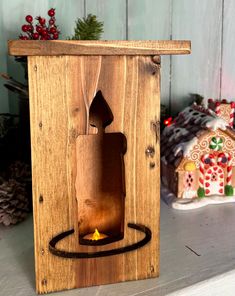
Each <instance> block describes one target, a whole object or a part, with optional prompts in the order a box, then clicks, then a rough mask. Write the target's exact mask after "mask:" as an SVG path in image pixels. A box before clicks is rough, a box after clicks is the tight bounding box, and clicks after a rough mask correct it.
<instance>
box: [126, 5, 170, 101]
mask: <svg viewBox="0 0 235 296" xmlns="http://www.w3.org/2000/svg"><path fill="white" fill-rule="evenodd" d="M171 2H172V1H171V0H164V1H156V0H148V1H143V0H129V1H128V39H129V40H169V39H170V38H171ZM153 12H154V17H153ZM161 64H162V70H161V103H162V104H165V105H166V106H169V98H170V93H169V92H170V57H169V56H163V57H162V59H161Z"/></svg>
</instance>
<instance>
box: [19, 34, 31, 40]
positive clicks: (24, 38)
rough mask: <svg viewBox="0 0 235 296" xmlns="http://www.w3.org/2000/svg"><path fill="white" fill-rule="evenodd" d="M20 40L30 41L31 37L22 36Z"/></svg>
mask: <svg viewBox="0 0 235 296" xmlns="http://www.w3.org/2000/svg"><path fill="white" fill-rule="evenodd" d="M20 39H21V40H29V37H28V36H23V35H21V36H20Z"/></svg>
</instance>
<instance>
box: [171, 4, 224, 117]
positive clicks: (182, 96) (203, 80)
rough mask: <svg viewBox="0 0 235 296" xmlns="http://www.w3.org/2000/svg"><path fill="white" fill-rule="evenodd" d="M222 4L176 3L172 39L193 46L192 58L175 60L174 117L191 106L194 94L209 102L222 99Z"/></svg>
mask: <svg viewBox="0 0 235 296" xmlns="http://www.w3.org/2000/svg"><path fill="white" fill-rule="evenodd" d="M222 2H223V1H220V0H215V1H212V2H211V1H202V2H200V5H199V2H198V1H187V0H179V1H173V19H172V37H173V39H178V38H179V39H181V38H186V39H187V38H190V40H191V41H192V44H193V51H192V54H191V55H190V56H188V57H184V58H183V59H182V58H180V57H172V87H171V101H172V106H171V109H172V111H173V113H176V112H178V111H181V110H182V108H184V107H186V106H187V105H188V104H189V103H190V93H198V94H200V95H202V96H204V97H205V98H206V99H207V98H210V97H212V98H218V97H219V95H220V65H221V46H220V45H221V29H222V19H221V18H222Z"/></svg>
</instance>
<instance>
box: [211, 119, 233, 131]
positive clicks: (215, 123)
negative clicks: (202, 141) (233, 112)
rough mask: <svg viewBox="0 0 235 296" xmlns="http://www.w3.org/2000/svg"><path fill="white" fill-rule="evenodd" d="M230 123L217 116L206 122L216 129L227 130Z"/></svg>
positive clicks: (212, 128)
mask: <svg viewBox="0 0 235 296" xmlns="http://www.w3.org/2000/svg"><path fill="white" fill-rule="evenodd" d="M228 126H229V124H228V123H227V122H226V121H225V120H224V119H222V118H219V117H216V118H212V120H210V121H208V122H207V123H206V127H207V128H209V129H211V130H213V131H216V130H217V129H218V128H219V129H221V130H223V131H225V130H226V128H227V127H228Z"/></svg>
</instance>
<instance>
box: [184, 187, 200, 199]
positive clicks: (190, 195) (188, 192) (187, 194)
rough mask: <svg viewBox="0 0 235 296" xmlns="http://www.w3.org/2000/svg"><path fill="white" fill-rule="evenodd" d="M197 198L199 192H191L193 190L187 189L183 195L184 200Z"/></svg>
mask: <svg viewBox="0 0 235 296" xmlns="http://www.w3.org/2000/svg"><path fill="white" fill-rule="evenodd" d="M196 196H197V191H196V190H191V189H186V190H185V191H184V193H183V196H182V198H184V199H189V198H190V199H191V198H193V197H196Z"/></svg>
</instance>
